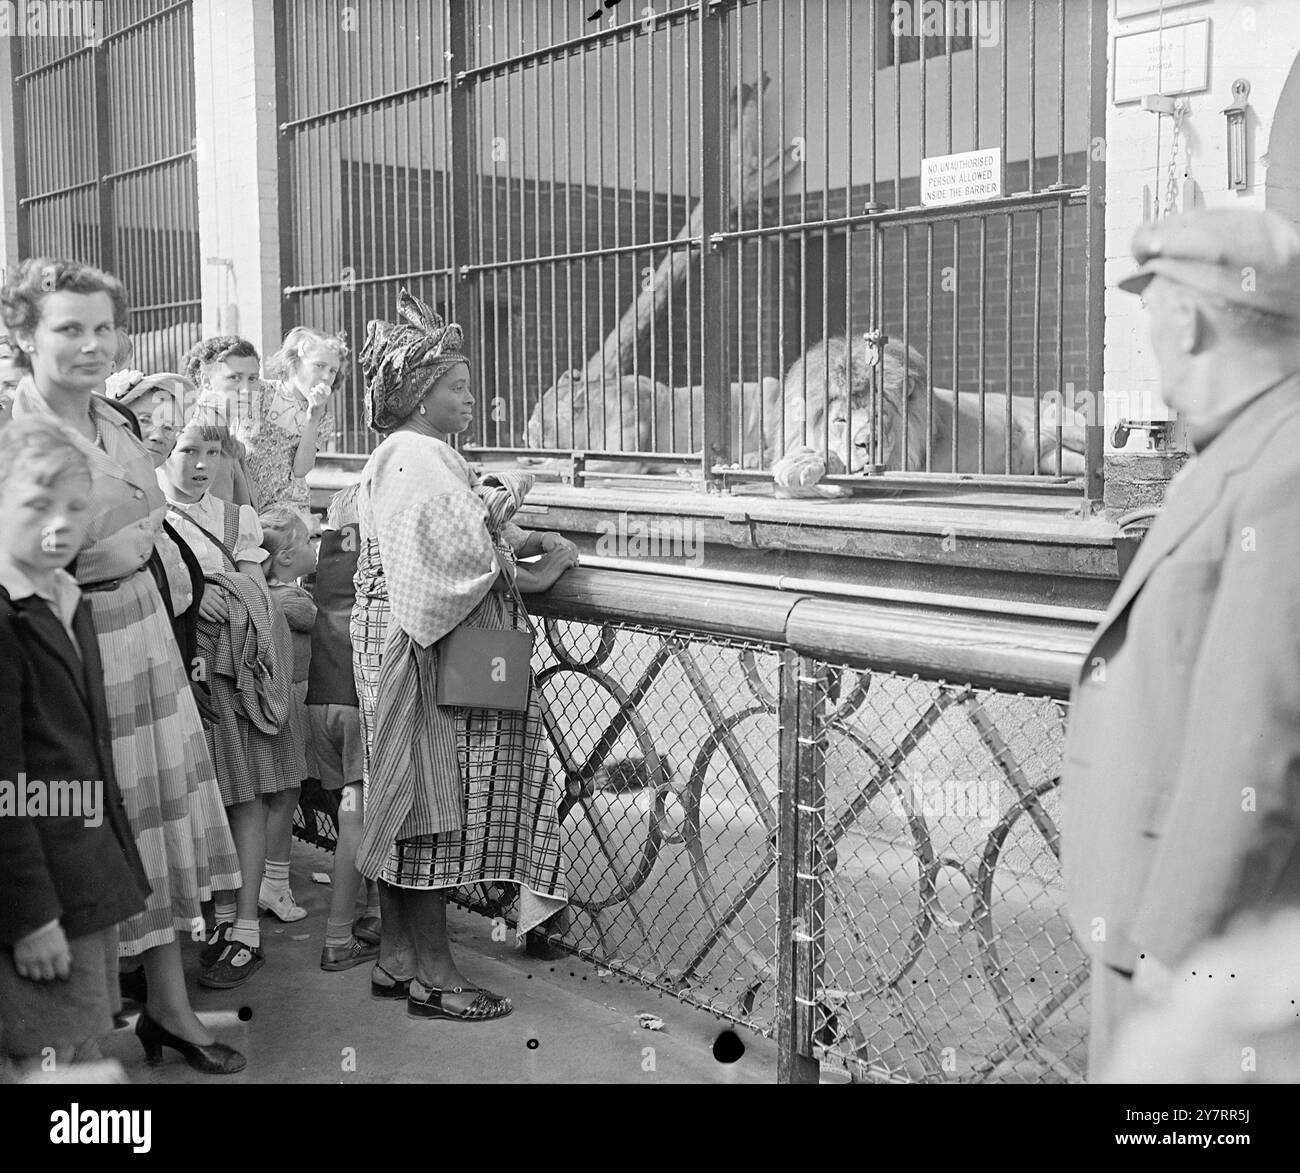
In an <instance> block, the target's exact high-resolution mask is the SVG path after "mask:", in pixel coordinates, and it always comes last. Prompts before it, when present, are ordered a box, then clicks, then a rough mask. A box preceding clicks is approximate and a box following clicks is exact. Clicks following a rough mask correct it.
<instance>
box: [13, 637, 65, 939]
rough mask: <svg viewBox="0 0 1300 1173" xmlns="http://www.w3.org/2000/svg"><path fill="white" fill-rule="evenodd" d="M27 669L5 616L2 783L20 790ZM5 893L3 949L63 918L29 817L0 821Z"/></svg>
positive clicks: (39, 843) (23, 763) (16, 817)
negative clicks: (23, 696) (23, 665)
mask: <svg viewBox="0 0 1300 1173" xmlns="http://www.w3.org/2000/svg"><path fill="white" fill-rule="evenodd" d="M22 664H23V661H22V657H21V654H20V651H19V647H18V641H17V639H16V638H15V637H14V631H13V619H12V616H11V615H3V614H0V780H2V781H4V782H8V783H10V784H12V785H13V786H14V787H15V788H17V786H18V782H19V775H21V774H23V773H24V772H25V771H26V760H25V758H24V755H23V714H22V695H23V683H24V682H23V679H22V676H23V668H22ZM15 797H16V796H15ZM0 894H2V895H0V945H13V944H14V943H15V942H17V941H20V940H21V939H22V938H23V937H25V936H27V934H28V933H30V932H33V931H34V930H36V929H39V928H40V927H41V926H42V925H46V924H49V922H50V921H52V920H57V919H59V918H60V917H61V916H62V915H63V906H62V905H61V904H60V903H59V898H58V895H57V893H56V892H55V889H54V880H53V878H52V877H51V876H50V872H49V867H48V865H47V864H46V861H45V850H44V848H43V847H42V845H41V839H40V836H39V835H38V834H37V833H36V824H35V823H34V822H33V821H32V820H31V819H29V818H26V817H25V816H24V817H18V816H17V815H13V814H5V815H3V816H0Z"/></svg>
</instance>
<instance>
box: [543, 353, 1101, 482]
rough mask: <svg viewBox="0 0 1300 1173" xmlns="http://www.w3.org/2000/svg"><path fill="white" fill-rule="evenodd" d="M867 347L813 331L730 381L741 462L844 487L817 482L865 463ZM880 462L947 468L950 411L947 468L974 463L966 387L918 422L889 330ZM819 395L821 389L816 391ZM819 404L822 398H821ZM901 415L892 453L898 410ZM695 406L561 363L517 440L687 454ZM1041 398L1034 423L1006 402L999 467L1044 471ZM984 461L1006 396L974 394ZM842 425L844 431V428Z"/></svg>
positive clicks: (698, 403)
mask: <svg viewBox="0 0 1300 1173" xmlns="http://www.w3.org/2000/svg"><path fill="white" fill-rule="evenodd" d="M870 377H871V361H870V352H869V344H868V343H867V341H866V339H865V338H864V337H862V336H861V335H859V336H857V337H855V338H854V340H853V343H852V346H851V347H850V344H849V342H848V340H847V339H845V338H843V337H837V338H829V339H823V340H822V341H821V342H818V343H817V344H816V345H814V346H812V347H810V348H809V349H808V350H807V351H806V352H805V353H804V354H802V355H801V356H800V357H799V358H798V359H796V360H795V362H794V363H793V364H792V365H791V367H790V369H789V371H788V372H787V374H786V377H785V379H784V381H783V382H780V381H778V380H776V379H772V378H765V379H763V380H761V381H760V382H757V383H755V382H749V383H732V384H731V418H732V436H731V451H732V452H733V453H736V454H738V459H737V463H738V464H739V465H740V466H741V467H742V468H744V469H750V470H755V469H767V468H770V469H771V470H772V474H773V480H774V482H775V484H776V487H777V491H778V493H779V494H780V495H781V496H802V497H823V496H838V495H841V494H842V492H845V491H847V490H840V489H831V488H830V487H829V486H822V485H820V484H819V483H818V482H820V481H821V479H822V478H823V477H825V476H826V475H828V474H832V475H833V474H843V473H861V472H865V471H866V469H867V466H868V464H869V462H870V460H871V439H872V434H873V430H874V427H873V425H874V421H873V419H872V412H871V381H870ZM879 381H880V395H881V409H880V414H881V419H882V444H881V464H882V466H883V468H884V469H885V470H886V471H893V472H898V471H906V472H923V471H926V464H925V459H926V443H927V438H928V440H929V442H930V444H931V451H930V468H929V471H931V472H944V473H951V472H953V471H954V469H953V462H952V434H953V423H952V421H953V416H954V412H955V413H956V415H957V420H958V426H957V438H958V451H957V467H956V470H955V471H957V472H959V473H975V472H978V470H979V461H978V444H979V415H980V401H979V395H978V393H976V392H974V391H963V392H961V394H960V395H955V394H954V393H953V392H952V391H951V390H948V389H947V388H944V387H935V388H934V389H933V395H934V409H933V416H932V418H931V419H930V421H929V426H928V427H927V418H926V417H927V412H928V410H929V409H928V407H927V391H928V389H929V375H928V371H927V368H926V364H925V360H924V359H923V358H922V357H921V356H920V355H919V354H918V353H917V352H916V350H914V349H913V348H911V347H908V346H905V345H904V344H903V343H902V342H901V341H898V340H897V339H891V340H890V341H889V342H888V343H887V344H886V345H885V347H884V349H883V351H882V353H881V361H880V380H879ZM828 392H829V396H828ZM828 403H829V407H828ZM904 403H906V410H907V413H908V416H907V418H908V424H907V429H906V431H907V436H906V452H904V450H903V440H904V436H903V431H904V429H903V426H902V419H903V407H904ZM703 407H704V390H703V388H702V387H699V386H695V387H668V386H665V385H664V384H663V383H658V382H655V381H653V380H651V379H648V378H646V377H645V376H644V375H642V376H633V375H624V376H622V377H619V378H607V379H605V380H604V381H603V382H602V381H600V380H595V379H593V380H591V381H585V380H584V379H583V376H582V372H580V371H569V372H567V373H566V374H565V375H563V376H561V378H560V379H559V380H558V381H557V382H556V384H555V386H553V387H552V388H550V390H548V391H547V392H546V393H545V394H544V395H543V396H542V399H541V401H540V402H539V403H538V404H537V405H536V406H535V407H534V408H533V411H532V414H531V415H530V417H529V420H528V425H527V432H526V436H525V443H526V444H527V446H528V447H529V448H552V449H561V450H567V451H572V450H575V449H577V450H582V449H584V448H585V449H589V450H593V451H597V452H602V451H603V452H650V451H654V450H658V451H673V452H681V453H686V452H692V451H694V449H695V448H696V446H697V444H698V436H699V427H700V420H701V418H702V414H703ZM1051 407H1052V405H1051V404H1045V405H1044V406H1043V407H1042V408H1041V409H1040V418H1039V422H1038V427H1037V430H1036V429H1035V426H1034V404H1033V401H1032V400H1029V399H1024V398H1021V397H1016V396H1013V397H1012V399H1011V469H1010V471H1011V472H1013V473H1033V472H1041V473H1048V474H1054V473H1055V472H1056V450H1057V437H1056V426H1055V423H1056V415H1054V414H1053V412H1052V411H1051ZM984 411H985V426H984V468H985V471H986V472H987V473H990V474H992V473H999V472H1004V471H1006V438H1007V429H1006V421H1007V399H1006V396H1005V395H1004V394H1001V393H998V392H989V393H986V394H985V396H984ZM1057 414H1059V415H1061V416H1062V422H1063V425H1064V426H1063V429H1062V437H1061V440H1062V443H1061V447H1062V454H1061V456H1062V459H1061V472H1062V474H1064V475H1066V476H1078V475H1082V473H1083V456H1082V452H1083V426H1082V425H1083V422H1084V421H1083V419H1082V417H1080V416H1078V415H1077V413H1072V412H1071V413H1064V412H1060V413H1057ZM850 427H851V428H852V433H851V434H850V430H849V429H850ZM680 467H681V466H680V465H672V464H666V463H662V462H656V461H655V460H654V459H653V458H647V459H646V460H645V461H638V462H614V461H603V460H599V459H597V460H593V461H591V462H590V463H589V464H588V466H587V469H588V471H589V472H596V473H599V472H619V471H621V472H624V473H627V472H638V473H648V472H655V473H658V472H671V471H673V470H674V469H680Z"/></svg>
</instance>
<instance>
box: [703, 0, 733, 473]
mask: <svg viewBox="0 0 1300 1173" xmlns="http://www.w3.org/2000/svg"><path fill="white" fill-rule="evenodd" d="M698 20H699V54H700V61H699V81H700V107H699V109H700V123H699V127H700V200H701V202H702V204H703V238H704V239H703V249H702V253H701V261H700V324H701V329H700V375H701V383H702V384H703V389H704V418H703V419H702V420H701V426H702V437H701V439H702V442H703V443H702V446H703V457H702V464H703V467H702V473H703V476H704V480H705V483H706V484H708V485H710V486H712V485H713V484H715V482H716V477H715V475H714V472H713V468H714V466H715V465H717V464H719V463H721V464H726V463H727V462H728V460H729V452H728V448H729V443H728V442H729V440H730V436H731V429H730V423H729V421H730V416H731V391H730V387H729V385H727V384H726V383H724V379H725V377H726V370H727V364H726V349H727V323H726V316H727V314H726V295H727V294H726V265H725V259H724V257H723V254H722V252H721V250H720V249H719V248H717V247H716V246H715V243H714V241H713V237H714V235H715V234H716V233H719V232H721V231H722V230H723V228H724V227H725V220H724V216H725V214H726V208H727V207H728V206H729V205H728V192H727V188H728V184H729V180H730V176H729V174H728V172H729V171H730V168H729V167H727V166H725V165H724V159H726V158H728V157H729V152H728V150H727V133H728V130H729V127H728V125H727V118H726V105H725V102H724V98H723V86H724V85H725V81H726V75H727V70H726V62H725V60H724V57H723V49H724V42H723V36H722V14H721V12H719V11H716V10H715V9H714V8H713V6H712V4H711V0H700V3H699V17H698Z"/></svg>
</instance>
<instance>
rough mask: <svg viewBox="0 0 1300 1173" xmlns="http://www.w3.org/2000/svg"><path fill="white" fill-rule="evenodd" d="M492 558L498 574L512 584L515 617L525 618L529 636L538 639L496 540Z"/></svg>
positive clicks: (489, 534) (493, 544)
mask: <svg viewBox="0 0 1300 1173" xmlns="http://www.w3.org/2000/svg"><path fill="white" fill-rule="evenodd" d="M488 536H489V537H491V531H488ZM492 556H493V557H494V558H495V559H496V564H497V572H498V573H499V574H504V575H505V577H506V582H508V583H509V584H510V595H511V598H513V599H514V602H515V617H516V618H518V617H519V616H520V615H522V616H523V618H524V625H525V626H526V627H527V628H528V634H529V635H531V636H533V637H534V638H536V636H537V628H536V627H534V626H533V621H532V619H531V618H530V617H529V615H528V608H527V607H525V606H524V599H523V596H522V595H521V594H520V593H519V587H518V585H517V584H516V582H515V576H514V575H513V574H510V573H508V572H507V571H506V568H505V565H504V564H503V563H502V561H501V551H500V550H498V549H497V544H496V541H495V540H493V541H492Z"/></svg>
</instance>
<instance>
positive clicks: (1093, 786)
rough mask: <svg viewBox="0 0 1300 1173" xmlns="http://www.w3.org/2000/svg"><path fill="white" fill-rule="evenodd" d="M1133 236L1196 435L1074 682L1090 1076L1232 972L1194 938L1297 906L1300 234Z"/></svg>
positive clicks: (1074, 797)
mask: <svg viewBox="0 0 1300 1173" xmlns="http://www.w3.org/2000/svg"><path fill="white" fill-rule="evenodd" d="M1133 252H1134V256H1135V257H1136V259H1137V261H1138V264H1139V268H1138V270H1137V271H1136V272H1135V273H1134V274H1132V276H1130V277H1128V278H1126V279H1125V280H1124V281H1122V282H1120V288H1121V289H1125V290H1127V291H1129V292H1131V293H1137V294H1140V295H1141V297H1142V301H1143V304H1144V306H1145V308H1146V310H1147V312H1148V314H1149V316H1150V326H1151V341H1152V347H1153V349H1154V351H1155V356H1156V361H1157V363H1158V364H1159V368H1160V381H1161V395H1162V396H1163V398H1164V400H1165V402H1166V403H1167V404H1168V405H1169V406H1170V407H1171V408H1173V409H1174V410H1176V411H1177V412H1178V413H1179V415H1180V416H1181V418H1182V419H1183V420H1184V422H1185V423H1186V425H1187V428H1188V432H1189V435H1190V436H1191V438H1192V442H1193V445H1194V447H1195V449H1196V455H1195V457H1194V458H1193V460H1192V461H1191V462H1190V463H1189V464H1188V466H1187V467H1186V468H1185V469H1184V471H1183V473H1181V474H1180V475H1179V477H1178V478H1177V479H1176V480H1175V482H1174V484H1173V485H1172V486H1171V488H1170V492H1169V495H1168V498H1167V500H1166V503H1165V507H1164V509H1163V510H1162V511H1161V514H1160V516H1159V517H1158V518H1157V520H1156V522H1155V524H1154V525H1153V526H1152V527H1151V529H1150V531H1149V532H1148V533H1147V535H1146V538H1145V540H1144V541H1143V543H1142V545H1141V547H1140V548H1139V550H1138V552H1137V555H1136V556H1135V558H1134V560H1133V563H1132V565H1131V566H1130V567H1129V570H1128V573H1127V575H1126V576H1125V577H1124V579H1123V581H1122V582H1121V583H1120V585H1119V588H1118V589H1117V591H1116V593H1115V596H1114V598H1113V600H1112V602H1111V605H1110V608H1109V610H1108V611H1107V613H1106V617H1105V619H1104V620H1103V621H1102V623H1101V626H1100V627H1099V628H1098V631H1097V635H1096V639H1095V642H1094V644H1093V647H1092V650H1091V651H1090V652H1089V653H1088V656H1087V658H1086V660H1085V661H1084V663H1083V665H1082V666H1081V669H1080V675H1079V679H1078V680H1077V682H1076V684H1075V688H1074V698H1073V704H1072V706H1071V716H1070V730H1069V737H1068V739H1067V745H1066V765H1065V776H1064V783H1063V826H1062V864H1063V870H1064V874H1065V884H1066V900H1067V907H1068V910H1069V915H1070V920H1071V923H1072V925H1073V927H1074V930H1075V933H1076V934H1077V935H1078V937H1079V939H1080V940H1081V941H1082V942H1083V944H1084V945H1085V947H1086V948H1087V949H1088V951H1089V953H1090V955H1091V957H1092V976H1093V980H1092V983H1091V996H1092V1030H1091V1035H1090V1040H1089V1072H1090V1076H1091V1077H1092V1078H1098V1077H1101V1078H1105V1072H1104V1066H1105V1062H1106V1060H1107V1057H1108V1053H1109V1049H1110V1047H1111V1044H1112V1042H1113V1036H1114V1032H1115V1029H1116V1027H1117V1026H1118V1025H1119V1024H1120V1023H1121V1022H1122V1020H1123V1019H1124V1018H1125V1017H1126V1016H1127V1015H1128V1014H1129V1013H1130V1012H1131V1011H1133V1010H1134V1009H1135V1008H1136V1007H1138V1006H1139V1005H1141V1004H1142V1003H1143V1002H1144V1001H1153V1000H1159V998H1160V997H1161V996H1162V993H1163V992H1164V991H1165V990H1168V989H1169V988H1170V985H1171V983H1172V982H1179V983H1183V982H1189V981H1190V982H1197V981H1214V982H1215V983H1219V982H1230V981H1231V980H1232V978H1231V976H1230V974H1229V973H1215V974H1214V975H1213V977H1212V978H1211V977H1209V976H1208V975H1205V974H1198V975H1196V976H1192V974H1191V971H1190V969H1188V968H1187V965H1186V962H1187V960H1188V958H1189V956H1190V955H1191V954H1192V953H1193V951H1194V950H1195V948H1196V946H1197V945H1199V944H1201V943H1202V942H1204V941H1206V940H1207V939H1209V938H1211V937H1214V936H1216V935H1218V934H1220V933H1221V932H1222V931H1223V929H1224V928H1225V926H1226V925H1227V924H1228V923H1229V921H1231V920H1232V918H1233V917H1234V916H1236V915H1237V914H1239V913H1243V912H1249V911H1252V910H1259V911H1263V910H1265V909H1268V908H1273V907H1278V906H1286V905H1291V906H1295V905H1300V850H1298V849H1297V844H1298V843H1300V234H1297V232H1296V230H1295V229H1294V228H1293V227H1292V226H1291V225H1290V224H1289V223H1288V222H1287V221H1285V220H1283V219H1281V218H1280V217H1278V216H1276V215H1274V214H1272V213H1267V212H1258V211H1248V210H1209V211H1199V212H1191V213H1187V214H1185V215H1182V216H1177V217H1172V218H1169V219H1166V220H1163V221H1160V222H1159V223H1156V224H1154V225H1148V226H1145V227H1143V228H1142V229H1140V230H1139V231H1138V233H1137V235H1136V237H1135V238H1134V242H1133ZM1185 970H1186V972H1184V971H1185ZM1149 1062H1150V1063H1151V1064H1152V1072H1151V1074H1152V1075H1153V1076H1154V1077H1155V1078H1157V1079H1158V1078H1160V1063H1161V1056H1160V1055H1159V1054H1152V1055H1150V1057H1149ZM1280 1077H1281V1076H1278V1078H1280ZM1256 1078H1259V1079H1261V1080H1267V1079H1268V1073H1267V1072H1265V1071H1262V1070H1261V1071H1259V1072H1258V1073H1257V1076H1256Z"/></svg>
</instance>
